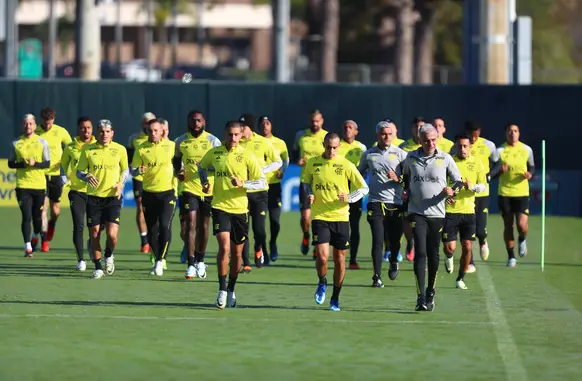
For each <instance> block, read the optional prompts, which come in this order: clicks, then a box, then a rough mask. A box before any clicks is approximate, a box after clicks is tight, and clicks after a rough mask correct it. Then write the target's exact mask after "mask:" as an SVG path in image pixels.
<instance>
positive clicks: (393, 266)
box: [388, 262, 400, 280]
mask: <svg viewBox="0 0 582 381" xmlns="http://www.w3.org/2000/svg"><path fill="white" fill-rule="evenodd" d="M399 272H400V266H399V265H398V262H394V263H390V268H388V278H390V280H394V279H396V277H397V276H398V273H399Z"/></svg>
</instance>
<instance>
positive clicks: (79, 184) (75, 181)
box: [61, 136, 95, 193]
mask: <svg viewBox="0 0 582 381" xmlns="http://www.w3.org/2000/svg"><path fill="white" fill-rule="evenodd" d="M93 143H95V137H94V136H91V140H90V141H89V142H88V143H84V142H83V141H82V140H80V139H79V137H78V136H77V137H75V139H73V142H72V143H70V144H69V145H68V146H66V147H65V151H64V152H63V158H62V160H61V166H62V167H63V172H64V173H65V176H67V178H68V179H69V181H70V182H71V190H73V191H76V192H81V193H87V183H86V182H84V181H83V180H81V179H79V178H78V177H77V165H79V158H80V157H81V150H82V149H83V147H84V146H86V145H87V144H93Z"/></svg>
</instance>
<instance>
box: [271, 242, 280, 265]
mask: <svg viewBox="0 0 582 381" xmlns="http://www.w3.org/2000/svg"><path fill="white" fill-rule="evenodd" d="M270 249H271V261H273V262H277V259H279V250H278V249H277V244H276V243H272V244H271V247H270Z"/></svg>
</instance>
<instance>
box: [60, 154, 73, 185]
mask: <svg viewBox="0 0 582 381" xmlns="http://www.w3.org/2000/svg"><path fill="white" fill-rule="evenodd" d="M70 165H71V149H70V147H69V146H67V147H66V148H65V150H64V151H63V156H62V157H61V173H62V175H61V180H62V182H63V184H67V183H68V182H69V177H70V176H71V173H70V169H71V168H70Z"/></svg>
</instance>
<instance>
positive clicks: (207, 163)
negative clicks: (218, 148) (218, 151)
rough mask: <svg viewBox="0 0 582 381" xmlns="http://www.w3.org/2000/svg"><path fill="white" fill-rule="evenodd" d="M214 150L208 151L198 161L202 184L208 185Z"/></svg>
mask: <svg viewBox="0 0 582 381" xmlns="http://www.w3.org/2000/svg"><path fill="white" fill-rule="evenodd" d="M213 151H214V150H209V151H208V152H206V154H205V155H204V157H202V160H200V163H198V175H199V176H200V183H201V184H202V186H203V187H204V186H208V184H209V182H208V170H209V169H210V167H211V165H212V155H213V154H214V153H213Z"/></svg>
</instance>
